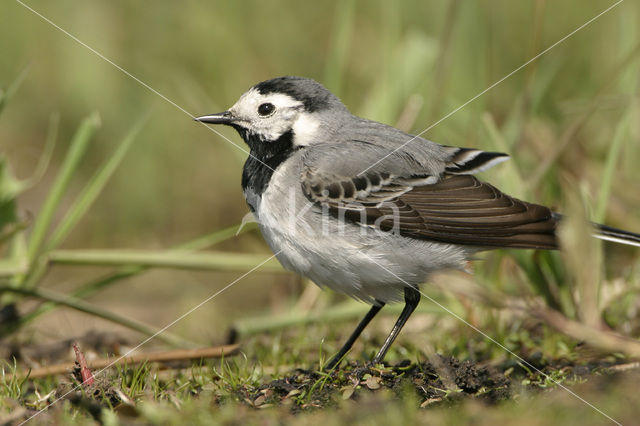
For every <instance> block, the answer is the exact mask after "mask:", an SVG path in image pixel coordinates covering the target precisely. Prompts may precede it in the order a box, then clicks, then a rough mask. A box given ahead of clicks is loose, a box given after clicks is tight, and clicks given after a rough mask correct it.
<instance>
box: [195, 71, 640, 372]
mask: <svg viewBox="0 0 640 426" xmlns="http://www.w3.org/2000/svg"><path fill="white" fill-rule="evenodd" d="M194 119H195V120H197V121H199V122H202V123H208V124H216V125H226V126H231V127H232V128H234V129H235V130H236V131H237V132H238V133H239V135H240V137H241V138H242V139H243V140H244V142H245V143H246V144H247V145H248V147H249V156H248V158H247V160H246V162H245V164H244V167H243V171H242V189H243V193H244V196H245V199H246V202H247V204H248V206H249V209H250V211H251V212H252V213H253V215H254V216H255V218H256V221H257V222H258V226H259V228H260V230H261V233H262V235H263V237H264V239H265V241H266V242H267V244H268V245H269V246H270V248H271V249H272V250H273V252H274V253H275V256H276V258H277V259H278V260H279V261H280V263H281V264H282V266H283V267H284V268H285V269H288V270H291V271H294V272H296V273H298V274H300V275H302V276H304V277H307V278H309V279H311V280H312V281H313V282H314V283H316V284H317V285H319V286H321V287H327V288H330V289H332V290H334V291H336V292H340V293H344V294H347V295H348V296H351V297H353V298H355V299H358V300H361V301H363V302H366V303H368V304H370V305H371V308H370V310H369V311H368V312H367V314H366V315H365V317H364V318H363V319H362V320H361V321H360V323H359V324H358V326H357V327H356V329H355V330H354V331H353V333H352V334H351V335H350V337H349V338H348V339H347V341H346V342H345V344H344V345H343V346H342V348H341V349H340V350H339V351H338V352H337V353H336V354H335V355H334V356H333V357H332V358H331V360H330V361H329V362H328V363H327V364H326V365H325V369H327V370H331V369H334V368H335V367H336V366H337V365H338V364H339V363H340V362H341V361H342V360H343V358H344V357H345V356H346V354H347V353H348V352H349V350H350V349H351V347H352V345H353V344H354V342H355V341H356V340H357V338H358V337H359V336H360V334H361V333H362V331H363V330H364V329H365V327H366V326H367V325H368V324H369V322H370V321H371V320H372V319H373V318H374V317H375V316H376V314H377V313H378V312H379V311H380V310H381V309H382V307H383V306H385V305H386V304H389V303H394V302H401V301H402V299H404V307H403V309H402V312H401V313H400V315H399V317H398V319H397V321H396V323H395V325H394V326H393V328H392V330H391V332H390V333H389V335H388V337H387V338H386V340H385V341H384V343H383V345H382V346H381V348H380V349H379V351H378V352H377V354H376V355H375V356H374V358H373V359H372V361H371V362H372V363H373V364H380V363H382V362H383V359H384V357H385V354H386V353H387V351H388V350H389V348H390V346H391V345H392V343H393V342H394V340H395V339H396V337H397V336H398V334H399V333H400V331H401V329H402V328H403V326H404V325H405V323H406V322H407V320H408V319H409V317H410V316H411V314H412V313H413V312H414V310H415V308H416V307H417V306H418V303H419V302H420V296H421V294H420V286H421V285H423V284H424V283H425V282H426V281H427V279H428V277H429V276H430V275H431V274H433V273H434V272H436V271H440V270H447V269H464V268H465V266H466V264H467V262H468V261H469V260H473V259H474V255H475V253H477V252H479V251H484V250H489V249H499V248H519V249H546V250H554V249H558V237H557V230H558V224H559V223H560V221H561V220H562V215H561V214H559V213H556V212H554V211H552V210H551V209H549V208H548V207H545V206H542V205H538V204H534V203H529V202H525V201H521V200H519V199H517V198H514V197H511V196H509V195H507V194H505V193H503V192H501V191H500V190H499V189H497V188H496V187H495V186H493V185H491V184H489V183H486V182H483V181H481V180H479V179H478V178H476V177H475V176H474V175H475V174H476V173H478V172H481V171H484V170H486V169H488V168H490V167H492V166H494V165H496V164H499V163H501V162H503V161H505V160H507V159H508V158H509V155H507V154H505V153H499V152H489V151H483V150H480V149H475V148H461V147H455V146H448V145H441V144H438V143H436V142H432V141H430V140H427V139H425V138H422V137H419V136H414V135H410V134H408V133H405V132H403V131H401V130H399V129H397V128H394V127H392V126H388V125H385V124H382V123H379V122H376V121H372V120H368V119H365V118H361V117H358V116H356V115H354V114H352V113H351V112H350V111H349V110H348V109H347V107H346V106H345V105H344V104H343V103H342V101H341V100H340V99H339V98H338V97H337V96H335V95H334V94H333V93H332V92H330V91H329V90H328V89H326V88H325V87H324V86H323V85H322V84H320V83H318V82H317V81H315V80H313V79H309V78H305V77H295V76H284V77H277V78H272V79H269V80H265V81H262V82H260V83H257V84H255V85H254V86H252V87H251V88H250V89H249V90H248V91H247V92H245V93H244V94H242V95H241V96H240V98H239V99H238V101H237V102H236V103H235V104H234V105H233V106H231V107H230V108H229V109H228V110H227V111H224V112H221V113H216V114H208V115H203V116H199V117H195V118H194ZM593 232H594V236H595V237H597V238H601V239H604V240H610V241H615V242H618V243H623V244H629V245H634V246H639V247H640V235H639V234H636V233H633V232H629V231H624V230H620V229H616V228H612V227H609V226H605V225H594V228H593Z"/></svg>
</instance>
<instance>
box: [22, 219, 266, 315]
mask: <svg viewBox="0 0 640 426" xmlns="http://www.w3.org/2000/svg"><path fill="white" fill-rule="evenodd" d="M238 227H239V225H233V226H229V227H228V228H224V229H221V230H219V231H216V232H212V233H211V234H208V235H205V236H203V237H200V238H196V239H195V240H191V241H188V242H186V243H183V244H180V245H178V246H177V247H175V249H183V250H187V249H189V250H202V249H205V248H207V247H210V246H213V245H215V244H218V243H220V242H222V241H225V240H227V239H229V238H231V237H233V236H235V235H236V234H241V233H245V232H248V231H251V230H253V229H256V228H257V225H256V224H255V223H249V224H247V225H245V226H244V227H243V228H242V230H240V231H238ZM150 268H151V267H150V266H143V265H130V266H125V267H122V268H120V269H118V270H116V271H115V272H112V273H110V274H107V275H106V276H102V277H100V278H97V279H95V280H92V281H90V282H88V283H86V284H84V285H82V286H81V287H80V288H78V289H76V290H75V291H73V292H72V293H71V295H72V297H76V298H84V297H89V296H91V295H92V294H95V293H96V292H98V291H100V290H101V289H103V288H105V287H108V286H109V285H111V284H113V283H115V282H118V281H121V280H123V279H126V278H130V277H133V276H135V275H138V274H140V273H142V272H145V271H148V270H149V269H150ZM55 307H56V304H55V303H52V302H49V303H43V304H42V305H40V306H38V307H37V308H35V309H34V310H33V311H31V312H29V313H26V314H24V315H23V316H22V318H21V322H22V324H26V323H28V322H30V321H32V320H33V319H35V318H37V317H39V316H40V315H42V314H44V313H46V312H49V311H50V310H52V309H54V308H55Z"/></svg>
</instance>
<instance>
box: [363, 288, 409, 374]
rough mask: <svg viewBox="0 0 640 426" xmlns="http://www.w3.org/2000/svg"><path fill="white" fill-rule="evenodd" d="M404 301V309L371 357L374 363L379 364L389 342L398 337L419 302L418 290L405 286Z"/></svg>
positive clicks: (387, 348)
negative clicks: (376, 351)
mask: <svg viewBox="0 0 640 426" xmlns="http://www.w3.org/2000/svg"><path fill="white" fill-rule="evenodd" d="M404 301H405V305H404V309H403V310H402V312H401V313H400V317H399V318H398V321H396V324H395V325H394V326H393V329H392V330H391V333H389V336H388V337H387V340H385V341H384V343H383V344H382V347H381V348H380V350H379V351H378V353H377V354H376V356H375V358H373V363H374V364H380V363H381V362H382V360H383V359H384V356H385V354H386V353H387V351H388V350H389V348H390V347H391V344H392V343H393V341H394V340H396V337H398V334H399V333H400V330H402V327H404V324H405V323H406V322H407V320H408V319H409V317H410V316H411V314H412V313H413V311H414V310H415V309H416V306H418V303H420V292H419V291H418V290H416V289H415V288H413V287H405V288H404Z"/></svg>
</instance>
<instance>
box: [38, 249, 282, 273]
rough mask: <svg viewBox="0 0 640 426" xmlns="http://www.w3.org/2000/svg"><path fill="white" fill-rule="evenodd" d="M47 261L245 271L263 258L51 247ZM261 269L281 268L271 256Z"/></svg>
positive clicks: (184, 252) (236, 255)
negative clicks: (58, 248) (55, 248)
mask: <svg viewBox="0 0 640 426" xmlns="http://www.w3.org/2000/svg"><path fill="white" fill-rule="evenodd" d="M48 256H49V261H50V262H52V263H58V264H65V265H94V266H124V265H145V266H152V267H156V268H178V269H205V270H216V271H246V270H248V269H251V268H253V267H254V266H256V265H257V264H259V263H261V262H263V261H264V260H265V257H266V255H264V254H244V253H225V252H206V253H203V252H193V251H186V250H167V251H157V250H128V249H115V250H114V249H111V250H110V249H94V250H53V251H51V252H50V253H49V255H48ZM260 270H261V271H262V272H284V269H282V266H280V264H279V263H278V261H277V260H276V259H275V258H272V259H271V260H269V261H268V262H266V263H265V264H264V265H262V266H261V267H260Z"/></svg>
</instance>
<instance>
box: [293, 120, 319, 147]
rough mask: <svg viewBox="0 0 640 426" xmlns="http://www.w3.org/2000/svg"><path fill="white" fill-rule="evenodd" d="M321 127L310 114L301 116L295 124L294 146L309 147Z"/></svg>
mask: <svg viewBox="0 0 640 426" xmlns="http://www.w3.org/2000/svg"><path fill="white" fill-rule="evenodd" d="M319 127H320V122H319V121H318V120H317V119H315V118H313V117H312V116H311V115H310V114H307V113H302V114H300V115H299V116H298V119H297V120H296V122H295V123H293V135H294V138H293V144H294V145H295V146H307V145H309V144H310V143H311V141H312V140H313V138H314V136H315V135H316V132H317V131H318V128H319Z"/></svg>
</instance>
